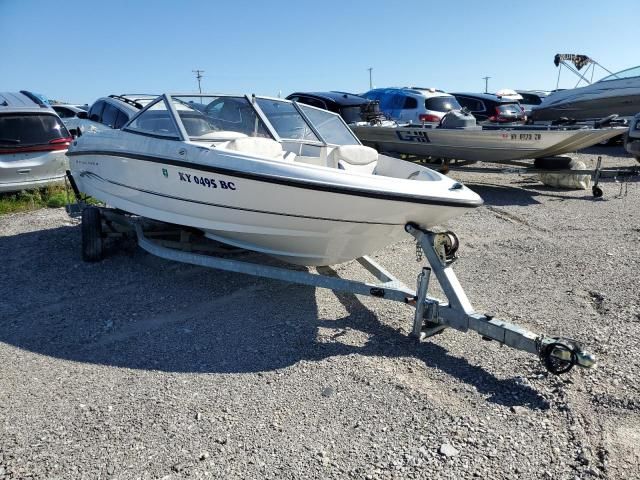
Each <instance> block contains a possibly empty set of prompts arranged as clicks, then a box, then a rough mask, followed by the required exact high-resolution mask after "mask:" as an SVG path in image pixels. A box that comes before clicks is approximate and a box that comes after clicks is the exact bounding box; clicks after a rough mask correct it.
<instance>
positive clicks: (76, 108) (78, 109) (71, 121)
mask: <svg viewBox="0 0 640 480" xmlns="http://www.w3.org/2000/svg"><path fill="white" fill-rule="evenodd" d="M51 108H53V109H54V110H55V112H56V113H57V114H58V116H59V117H60V118H61V119H62V123H64V125H65V127H67V130H69V131H70V132H73V131H76V130H77V128H78V127H79V126H80V121H81V120H82V119H85V118H88V114H87V110H89V105H71V104H66V103H64V104H55V105H51Z"/></svg>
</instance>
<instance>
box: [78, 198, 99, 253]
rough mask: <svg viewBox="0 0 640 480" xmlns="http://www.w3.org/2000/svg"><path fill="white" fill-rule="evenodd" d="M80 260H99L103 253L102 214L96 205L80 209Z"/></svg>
mask: <svg viewBox="0 0 640 480" xmlns="http://www.w3.org/2000/svg"><path fill="white" fill-rule="evenodd" d="M81 230H82V260H84V261H85V262H99V261H100V260H102V257H103V255H104V245H103V240H102V215H101V214H100V210H99V209H97V208H96V207H87V208H85V209H84V210H82V227H81Z"/></svg>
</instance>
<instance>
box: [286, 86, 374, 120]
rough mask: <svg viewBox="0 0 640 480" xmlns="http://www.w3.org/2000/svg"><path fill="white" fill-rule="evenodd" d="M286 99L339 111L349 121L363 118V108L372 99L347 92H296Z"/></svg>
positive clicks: (335, 111)
mask: <svg viewBox="0 0 640 480" xmlns="http://www.w3.org/2000/svg"><path fill="white" fill-rule="evenodd" d="M286 99H287V100H292V101H294V102H299V103H304V104H306V105H311V106H312V107H318V108H322V109H324V110H329V111H330V112H334V113H338V114H339V115H340V116H341V117H342V118H343V119H344V121H345V122H347V123H354V122H359V121H361V120H363V118H362V112H363V109H366V108H367V107H368V106H369V104H371V100H369V99H367V98H364V97H361V96H359V95H355V94H353V93H347V92H295V93H292V94H291V95H289V96H288V97H287V98H286Z"/></svg>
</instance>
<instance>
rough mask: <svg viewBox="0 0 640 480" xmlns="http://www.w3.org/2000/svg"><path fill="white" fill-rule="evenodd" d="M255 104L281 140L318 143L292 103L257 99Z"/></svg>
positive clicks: (315, 136)
mask: <svg viewBox="0 0 640 480" xmlns="http://www.w3.org/2000/svg"><path fill="white" fill-rule="evenodd" d="M256 102H257V103H258V106H259V107H260V109H261V110H262V111H263V112H264V114H265V116H266V117H267V120H269V123H271V125H273V128H274V129H275V131H276V132H277V133H278V136H279V137H280V138H282V139H283V140H307V141H312V142H320V139H319V138H318V136H317V135H316V134H315V133H313V130H312V129H311V127H310V126H309V124H308V123H307V122H306V121H305V119H304V118H303V117H302V115H300V112H298V110H297V109H296V107H295V106H294V105H293V103H291V102H289V101H286V102H283V101H282V100H275V99H271V98H257V99H256Z"/></svg>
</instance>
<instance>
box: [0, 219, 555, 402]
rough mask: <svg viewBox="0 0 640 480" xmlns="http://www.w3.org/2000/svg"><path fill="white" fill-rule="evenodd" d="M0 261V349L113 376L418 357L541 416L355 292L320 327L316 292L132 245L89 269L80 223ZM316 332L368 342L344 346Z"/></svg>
mask: <svg viewBox="0 0 640 480" xmlns="http://www.w3.org/2000/svg"><path fill="white" fill-rule="evenodd" d="M0 256H1V257H2V258H3V259H5V260H4V262H3V263H4V265H3V269H2V271H0V280H2V282H1V283H2V284H3V285H13V286H14V287H13V289H12V291H13V294H12V295H11V296H7V297H6V298H5V299H4V301H2V302H0V341H2V342H4V343H5V344H7V345H11V346H13V347H16V348H18V349H22V350H27V351H31V352H35V353H38V354H41V355H46V356H49V357H53V358H58V359H64V360H70V361H74V362H82V363H91V364H96V365H104V366H113V367H121V368H130V369H143V370H152V371H164V372H190V373H235V374H243V373H257V372H265V371H273V370H277V369H282V368H286V367H289V366H292V365H295V364H296V363H299V362H300V361H307V362H309V361H311V362H315V361H321V360H323V359H327V358H330V357H335V356H346V355H352V354H357V355H364V356H382V357H391V358H405V357H414V358H416V359H418V360H420V361H422V362H424V364H425V365H426V366H427V367H428V368H435V369H439V370H441V371H443V372H445V373H446V374H447V375H450V376H451V377H453V378H455V379H458V380H459V381H460V382H463V383H466V384H468V385H471V386H473V387H475V389H477V391H478V392H480V393H482V394H485V395H487V401H489V402H492V403H496V404H500V405H505V406H513V405H524V406H527V407H528V408H532V409H547V408H549V404H548V402H547V401H546V400H545V399H544V397H543V396H542V395H540V394H539V393H538V392H537V391H536V390H535V389H533V388H531V387H530V386H527V385H525V384H523V383H521V382H519V381H518V380H517V379H516V378H508V379H501V378H498V377H496V376H495V375H494V374H492V373H491V372H489V371H487V370H485V369H483V368H482V367H481V366H476V365H473V364H471V363H469V362H468V361H467V360H466V359H464V358H460V357H457V356H454V355H451V354H450V353H448V352H447V350H446V349H445V348H443V347H441V346H439V345H438V344H437V340H435V341H434V342H424V343H422V344H421V345H416V343H415V342H414V341H413V340H411V339H410V338H408V337H407V335H406V331H399V329H398V328H397V327H394V326H392V325H386V324H384V323H381V322H380V321H379V320H378V318H377V316H376V313H375V312H373V311H371V310H369V309H368V308H367V307H366V306H365V305H364V304H363V303H362V302H361V301H360V300H359V299H358V298H357V297H356V296H355V295H350V294H342V293H337V298H338V300H339V301H340V304H341V305H342V306H343V307H344V310H345V311H346V314H345V315H344V316H342V318H338V319H335V316H331V315H329V317H330V318H329V319H323V317H324V313H323V312H324V308H326V307H325V306H318V305H317V302H316V290H315V288H312V287H307V286H300V285H290V284H286V283H283V282H278V281H271V280H266V279H260V278H255V277H249V276H245V275H240V274H233V273H228V272H220V271H215V270H210V269H205V268H200V267H195V266H190V265H184V264H178V263H175V262H169V261H164V260H161V259H158V258H156V257H153V256H151V255H149V254H146V253H145V252H142V251H141V250H140V249H138V248H137V247H136V246H135V245H134V244H130V245H128V246H126V247H125V248H121V249H118V250H117V251H115V252H111V255H110V256H109V257H108V258H107V259H105V260H104V261H102V262H100V263H94V264H88V263H84V262H82V260H81V259H80V229H79V227H78V226H67V227H59V228H54V229H50V230H42V231H35V232H30V233H25V234H19V235H14V236H7V237H0ZM248 256H249V257H257V255H256V254H249V255H248ZM258 258H261V259H264V257H258ZM16 287H17V288H16ZM335 306H337V307H338V311H342V310H341V309H340V306H339V305H337V304H336V305H335ZM404 311H405V309H403V312H404ZM406 312H407V322H411V316H410V310H409V309H406ZM320 330H322V331H323V332H325V331H333V332H336V331H337V332H345V331H347V330H350V331H356V332H361V333H362V334H364V336H366V337H367V340H366V341H364V342H363V343H361V344H358V345H350V344H345V343H340V342H339V341H334V340H335V338H333V339H332V338H331V336H329V337H328V338H327V337H322V336H321V335H319V331H320ZM323 335H324V334H323ZM339 335H341V333H337V334H335V336H336V337H337V336H339ZM320 337H322V338H320ZM9 355H12V356H14V357H16V358H19V356H20V354H19V352H13V353H11V352H10V353H9ZM18 361H19V360H18ZM418 375H419V374H418Z"/></svg>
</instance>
